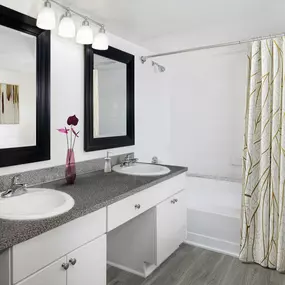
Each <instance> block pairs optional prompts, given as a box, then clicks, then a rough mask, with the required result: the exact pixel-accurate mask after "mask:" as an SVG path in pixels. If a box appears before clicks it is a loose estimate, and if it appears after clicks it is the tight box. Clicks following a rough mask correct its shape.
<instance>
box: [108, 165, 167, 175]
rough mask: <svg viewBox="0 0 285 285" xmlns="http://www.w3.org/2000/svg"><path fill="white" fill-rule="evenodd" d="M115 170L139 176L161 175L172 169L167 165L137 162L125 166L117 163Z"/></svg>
mask: <svg viewBox="0 0 285 285" xmlns="http://www.w3.org/2000/svg"><path fill="white" fill-rule="evenodd" d="M113 170H114V171H115V172H118V173H122V174H128V175H138V176H159V175H164V174H167V173H169V172H170V169H169V168H168V167H166V166H162V165H157V164H146V163H135V164H133V165H130V166H124V167H121V166H120V165H115V166H114V167H113Z"/></svg>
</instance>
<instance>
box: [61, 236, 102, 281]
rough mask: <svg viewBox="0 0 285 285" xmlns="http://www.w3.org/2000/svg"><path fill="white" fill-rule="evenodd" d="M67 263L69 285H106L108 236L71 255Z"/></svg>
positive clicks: (82, 247)
mask: <svg viewBox="0 0 285 285" xmlns="http://www.w3.org/2000/svg"><path fill="white" fill-rule="evenodd" d="M67 262H69V269H68V270H67V285H106V274H107V268H106V267H107V251H106V235H103V236H101V237H99V238H97V239H96V240H94V241H91V242H89V243H87V244H86V245H84V246H81V247H79V248H78V249H76V250H75V251H73V252H71V253H69V254H68V255H67ZM72 264H74V265H72Z"/></svg>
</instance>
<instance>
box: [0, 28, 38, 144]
mask: <svg viewBox="0 0 285 285" xmlns="http://www.w3.org/2000/svg"><path fill="white" fill-rule="evenodd" d="M0 42H1V44H0V149H4V148H11V147H23V146H34V145H36V91H37V90H36V42H37V39H36V37H34V36H31V35H28V34H26V33H21V32H19V31H17V30H14V29H10V28H7V27H4V26H0Z"/></svg>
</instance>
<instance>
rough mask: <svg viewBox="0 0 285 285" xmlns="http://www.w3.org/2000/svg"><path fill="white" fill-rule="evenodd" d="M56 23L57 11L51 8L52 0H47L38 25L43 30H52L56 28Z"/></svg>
mask: <svg viewBox="0 0 285 285" xmlns="http://www.w3.org/2000/svg"><path fill="white" fill-rule="evenodd" d="M55 24H56V19H55V13H54V11H53V9H52V8H51V4H50V2H49V1H48V0H47V1H45V4H44V7H43V8H42V9H41V11H40V12H39V14H38V18H37V27H39V28H40V29H43V30H52V29H54V28H55Z"/></svg>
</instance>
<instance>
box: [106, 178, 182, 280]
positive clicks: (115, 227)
mask: <svg viewBox="0 0 285 285" xmlns="http://www.w3.org/2000/svg"><path fill="white" fill-rule="evenodd" d="M184 186H185V174H181V175H178V176H176V177H174V178H171V179H169V180H166V181H164V182H162V183H159V184H157V185H155V186H153V187H150V188H148V189H146V190H145V191H141V192H139V193H138V194H134V195H132V196H130V197H128V198H126V199H124V200H121V201H119V202H117V203H114V204H112V205H110V206H108V207H107V212H108V215H107V216H108V229H109V232H108V242H107V243H108V247H107V259H108V263H109V264H110V265H112V266H115V267H118V268H121V269H123V270H126V271H129V272H132V273H135V274H137V275H140V276H143V277H147V276H148V275H149V274H150V273H151V272H152V271H153V270H155V269H156V268H157V267H158V266H159V265H160V264H161V263H162V262H163V261H164V260H165V259H166V258H168V257H169V256H170V255H171V254H172V253H173V252H174V251H175V250H176V249H177V248H178V247H179V246H180V244H181V243H182V242H183V241H184V240H185V237H186V203H185V198H184V195H185V194H184V193H185V191H184V190H183V189H184Z"/></svg>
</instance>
